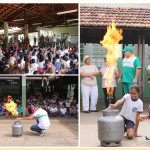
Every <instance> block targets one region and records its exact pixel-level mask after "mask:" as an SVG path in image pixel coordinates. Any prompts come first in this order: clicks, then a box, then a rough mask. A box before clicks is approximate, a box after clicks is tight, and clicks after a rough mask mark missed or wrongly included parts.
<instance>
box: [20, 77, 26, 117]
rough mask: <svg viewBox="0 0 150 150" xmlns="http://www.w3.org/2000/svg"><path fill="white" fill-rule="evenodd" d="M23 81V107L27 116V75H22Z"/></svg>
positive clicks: (24, 114)
mask: <svg viewBox="0 0 150 150" xmlns="http://www.w3.org/2000/svg"><path fill="white" fill-rule="evenodd" d="M21 83H22V108H23V116H26V76H24V75H22V76H21Z"/></svg>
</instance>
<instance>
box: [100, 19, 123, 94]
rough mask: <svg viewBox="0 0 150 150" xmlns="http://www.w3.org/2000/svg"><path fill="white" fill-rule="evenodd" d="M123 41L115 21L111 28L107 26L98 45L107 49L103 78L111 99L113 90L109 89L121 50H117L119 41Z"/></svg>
mask: <svg viewBox="0 0 150 150" xmlns="http://www.w3.org/2000/svg"><path fill="white" fill-rule="evenodd" d="M122 39H123V36H122V30H121V29H116V26H115V21H114V20H113V21H112V25H111V26H107V32H106V34H105V35H104V38H103V41H100V44H102V45H103V47H105V48H106V49H107V54H106V59H107V62H106V72H105V74H104V78H105V79H106V82H105V85H106V87H107V94H108V95H109V96H111V97H113V91H114V88H113V87H111V83H112V81H113V74H114V71H115V67H116V66H117V60H118V58H119V56H120V53H121V50H120V48H119V41H120V40H122Z"/></svg>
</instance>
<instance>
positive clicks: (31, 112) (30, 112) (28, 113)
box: [26, 104, 34, 117]
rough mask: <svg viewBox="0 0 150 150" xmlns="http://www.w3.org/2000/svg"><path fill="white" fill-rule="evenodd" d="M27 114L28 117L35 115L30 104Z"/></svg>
mask: <svg viewBox="0 0 150 150" xmlns="http://www.w3.org/2000/svg"><path fill="white" fill-rule="evenodd" d="M26 114H27V117H29V116H31V115H32V114H34V110H33V108H32V107H31V105H30V104H28V107H27V108H26Z"/></svg>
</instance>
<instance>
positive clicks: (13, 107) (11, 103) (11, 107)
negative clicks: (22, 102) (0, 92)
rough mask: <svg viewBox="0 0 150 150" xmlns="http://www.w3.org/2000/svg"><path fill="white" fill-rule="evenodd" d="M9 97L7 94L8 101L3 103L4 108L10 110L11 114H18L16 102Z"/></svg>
mask: <svg viewBox="0 0 150 150" xmlns="http://www.w3.org/2000/svg"><path fill="white" fill-rule="evenodd" d="M10 98H11V96H8V99H9V100H8V103H5V104H4V107H5V108H6V110H8V111H10V112H11V114H12V115H13V116H14V115H18V111H17V104H16V103H15V102H14V101H13V100H11V99H10Z"/></svg>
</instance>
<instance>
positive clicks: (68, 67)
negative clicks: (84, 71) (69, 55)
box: [66, 60, 70, 69]
mask: <svg viewBox="0 0 150 150" xmlns="http://www.w3.org/2000/svg"><path fill="white" fill-rule="evenodd" d="M66 67H67V69H70V60H67V61H66Z"/></svg>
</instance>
